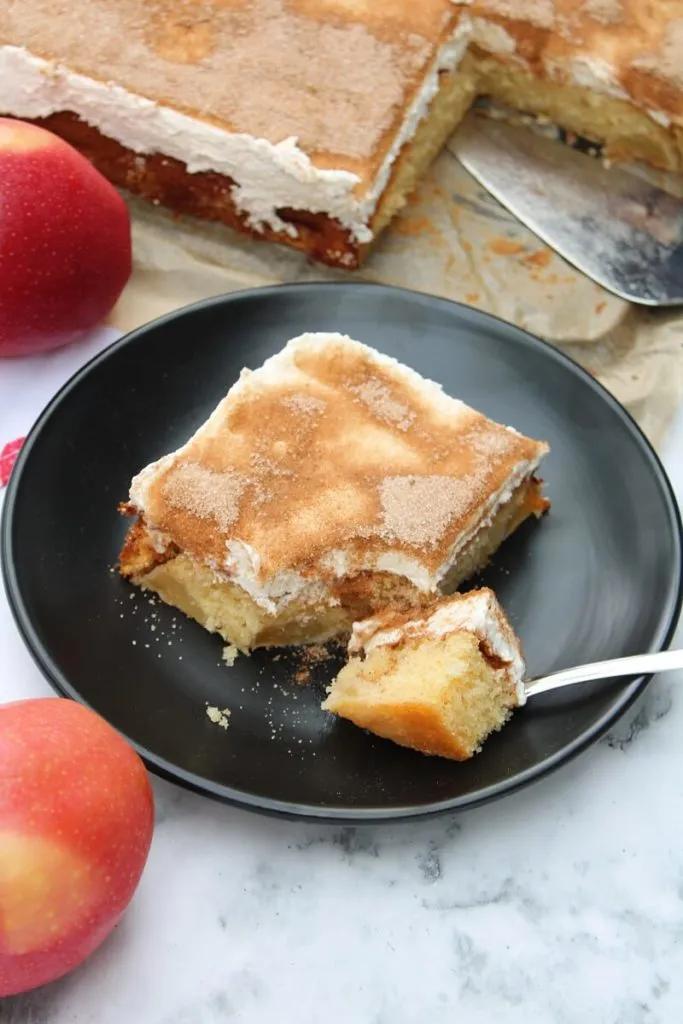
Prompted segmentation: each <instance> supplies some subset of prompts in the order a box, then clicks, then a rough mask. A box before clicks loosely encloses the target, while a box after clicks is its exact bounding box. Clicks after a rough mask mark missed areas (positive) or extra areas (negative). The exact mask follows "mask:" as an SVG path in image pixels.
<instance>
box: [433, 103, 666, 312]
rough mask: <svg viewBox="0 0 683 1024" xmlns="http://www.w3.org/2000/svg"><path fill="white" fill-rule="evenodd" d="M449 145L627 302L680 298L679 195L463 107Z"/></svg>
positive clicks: (514, 208)
mask: <svg viewBox="0 0 683 1024" xmlns="http://www.w3.org/2000/svg"><path fill="white" fill-rule="evenodd" d="M448 148H449V150H450V151H451V152H452V153H453V154H454V155H455V156H457V158H458V159H459V160H460V162H461V163H462V164H463V166H464V167H465V168H466V169H467V170H468V171H469V172H470V174H472V176H473V177H474V178H476V180H477V181H478V182H479V183H480V184H481V185H483V186H484V188H485V189H487V191H488V192H490V193H491V195H493V196H494V197H495V198H496V199H497V200H498V201H499V202H500V203H501V204H502V205H503V206H505V207H506V208H507V209H508V210H509V211H510V212H511V213H512V214H514V216H515V217H517V219H518V220H520V221H521V222H522V224H525V225H526V226H527V227H528V228H530V230H531V231H533V232H534V234H536V235H538V237H539V238H541V239H542V240H543V241H544V242H546V244H547V245H549V246H550V247H551V248H552V249H554V250H555V251H556V252H558V253H559V254H560V256H563V257H564V259H566V260H567V261H568V262H569V263H571V264H573V265H574V266H575V267H576V268H577V269H578V270H580V271H582V272H583V273H584V274H586V275H587V276H588V277H590V278H592V280H593V281H596V282H597V283H598V284H600V285H602V286H603V288H606V289H607V290H608V291H610V292H614V293H615V294H616V295H619V296H620V297H621V298H623V299H627V300H628V301H629V302H638V303H642V304H644V305H647V306H674V305H678V304H679V303H683V201H681V200H680V199H677V198H676V197H675V196H673V195H672V194H671V193H669V192H666V191H664V189H661V188H657V187H656V186H655V185H652V184H651V183H650V182H649V181H647V180H645V179H644V178H641V177H639V176H637V175H636V174H633V173H631V172H629V171H626V170H622V169H620V168H616V167H611V168H609V169H608V168H606V167H605V166H604V165H603V163H602V162H601V161H600V160H598V159H596V158H595V157H593V156H589V155H588V154H587V153H583V152H579V151H578V150H577V149H574V148H573V147H571V146H569V145H566V144H564V143H563V142H560V141H559V140H557V139H555V138H548V137H547V136H545V135H542V134H539V133H538V132H537V131H534V130H530V129H529V128H526V127H524V126H518V125H512V124H508V123H507V122H505V121H501V120H493V119H491V118H488V117H482V116H481V115H477V114H476V113H474V112H470V113H469V114H468V115H467V117H466V118H465V120H464V121H463V123H462V125H461V126H460V127H459V128H458V130H457V131H456V132H455V134H454V135H453V136H452V138H451V140H450V142H449V144H448Z"/></svg>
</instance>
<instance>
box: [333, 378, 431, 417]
mask: <svg viewBox="0 0 683 1024" xmlns="http://www.w3.org/2000/svg"><path fill="white" fill-rule="evenodd" d="M349 390H350V391H352V392H353V393H354V395H357V396H358V398H359V399H360V400H361V402H363V403H364V404H365V405H366V406H367V408H368V409H369V410H370V412H371V413H374V415H375V416H376V417H377V418H378V419H380V420H384V422H385V423H392V424H394V425H395V426H396V427H398V429H399V430H407V429H408V427H410V425H411V423H412V422H413V421H414V419H415V413H414V412H411V410H410V409H409V408H408V407H407V406H406V405H404V404H403V403H402V402H399V401H397V400H396V399H395V398H393V397H392V394H391V391H390V390H389V388H388V387H387V385H386V384H384V383H383V382H382V381H381V380H377V378H375V377H369V378H368V379H367V380H364V381H363V382H362V383H361V384H351V385H349Z"/></svg>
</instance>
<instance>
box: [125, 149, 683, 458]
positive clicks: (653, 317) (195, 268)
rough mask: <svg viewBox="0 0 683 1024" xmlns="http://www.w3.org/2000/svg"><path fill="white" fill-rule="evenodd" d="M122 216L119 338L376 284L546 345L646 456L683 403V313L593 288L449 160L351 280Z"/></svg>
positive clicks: (173, 220) (156, 214)
mask: <svg viewBox="0 0 683 1024" xmlns="http://www.w3.org/2000/svg"><path fill="white" fill-rule="evenodd" d="M131 210H132V216H133V240H134V256H135V268H134V273H133V277H132V279H131V282H130V284H129V285H128V287H127V289H126V291H125V292H124V295H123V297H122V299H121V300H120V302H119V303H118V305H117V307H116V308H115V310H114V311H113V314H112V316H111V322H112V323H113V324H114V325H115V326H117V327H119V328H121V329H124V330H129V329H131V328H133V327H136V326H138V325H139V324H141V323H144V322H146V321H148V320H150V319H152V318H154V317H156V316H160V315H161V314H162V313H166V312H168V311H169V310H172V309H176V308H178V307H179V306H183V305H185V304H186V303H188V302H194V301H195V300H197V299H201V298H205V297H207V296H210V295H217V294H220V293H221V292H229V291H235V290H237V289H241V288H249V287H255V286H257V285H263V284H277V283H280V282H284V281H316V280H318V281H320V280H327V281H330V280H342V281H350V280H354V279H356V280H367V281H376V282H381V283H385V284H394V285H402V286H404V287H407V288H414V289H417V290H420V291H424V292H430V293H432V294H434V295H441V296H445V297H447V298H451V299H456V300H458V301H460V302H465V303H467V304H469V305H472V306H476V307H478V308H480V309H484V310H487V311H489V312H491V313H495V314H496V315H497V316H500V317H502V318H503V319H505V320H508V321H510V322H512V323H515V324H518V325H519V326H520V327H524V328H526V329H527V330H529V331H532V332H533V333H535V334H538V335H541V336H542V337H544V338H546V339H547V340H549V341H551V342H553V343H554V344H556V345H558V346H559V347H560V348H562V349H563V350H564V351H566V352H568V353H569V355H571V356H573V357H574V358H575V359H576V360H578V361H579V362H580V363H581V364H582V365H583V366H585V367H586V368H587V369H588V370H589V371H590V372H591V373H593V374H594V375H595V376H596V377H597V378H598V379H599V380H600V381H601V382H602V383H603V384H605V385H606V387H608V388H609V390H610V391H612V392H613V394H615V395H616V396H617V398H619V399H620V401H621V402H623V403H624V404H625V405H626V406H627V408H628V409H629V410H630V411H631V412H632V414H633V415H634V416H635V417H636V419H637V420H638V422H639V423H640V425H641V427H642V428H643V429H644V430H645V432H646V433H647V434H648V436H649V437H650V438H651V439H652V440H653V441H654V442H655V444H658V443H659V442H660V441H661V440H662V438H663V436H664V434H665V432H666V428H667V425H668V423H669V421H670V419H671V416H672V414H673V413H674V411H675V410H676V408H677V405H678V403H679V402H680V401H681V399H682V398H683V309H681V310H676V311H671V310H668V311H650V310H646V309H644V308H642V307H636V306H632V305H630V304H628V303H626V302H624V301H622V300H621V299H618V298H616V297H614V296H612V295H610V294H609V293H608V292H606V291H604V290H603V289H602V288H600V287H599V286H598V285H595V284H593V283H592V282H591V281H589V280H588V279H587V278H585V277H583V276H582V275H581V274H579V273H578V272H576V271H575V270H573V269H572V267H570V266H569V265H568V264H567V263H565V262H564V261H563V260H562V259H561V258H560V257H559V256H556V255H555V254H554V253H553V252H552V251H551V250H550V249H548V248H547V247H546V246H545V245H544V244H543V243H542V242H540V241H539V240H538V239H537V238H536V237H535V236H534V235H533V234H531V232H529V231H528V230H527V229H526V228H524V227H522V226H521V225H520V224H519V223H518V222H517V221H516V220H514V218H512V217H511V216H510V215H509V214H508V213H507V211H505V210H504V209H503V208H502V207H501V206H500V205H499V204H498V203H497V202H496V201H495V200H494V199H492V198H491V197H490V196H489V195H488V193H486V192H485V191H483V190H482V189H481V187H480V186H479V185H478V184H477V183H476V182H475V181H474V179H473V178H472V177H471V176H470V175H469V174H468V173H467V172H466V171H465V170H464V169H463V168H462V167H461V165H460V164H459V163H458V161H457V159H456V158H455V157H454V156H453V155H452V154H451V153H450V152H449V150H448V148H446V149H445V150H444V151H443V152H442V154H441V155H440V157H439V158H438V159H437V161H436V163H435V164H434V165H433V166H432V168H431V170H430V172H429V173H428V174H427V176H426V178H425V180H424V181H423V182H422V184H421V185H420V187H419V189H418V191H417V193H416V194H415V196H414V197H413V198H412V200H411V201H410V203H409V204H408V206H407V207H406V209H405V210H404V211H403V213H402V214H401V215H400V216H399V217H398V218H397V219H396V220H395V221H394V223H393V224H392V225H391V226H390V227H389V229H388V230H387V231H386V232H385V233H384V235H383V236H382V237H381V238H380V240H379V242H378V244H377V246H376V248H375V250H374V252H373V253H372V255H371V256H370V258H369V260H368V261H367V263H366V264H365V266H364V267H363V268H362V269H361V270H360V271H355V272H348V271H334V270H329V269H327V268H325V267H321V266H318V265H314V264H311V263H309V262H308V261H307V260H306V258H305V257H303V256H302V255H301V254H299V253H296V252H293V251H290V250H288V249H285V248H283V247H280V246H275V245H271V244H269V243H263V242H256V241H253V240H251V239H249V238H244V237H242V236H240V235H237V234H236V233H234V232H232V231H230V230H229V229H227V228H223V227H222V226H219V225H212V224H207V223H203V222H200V221H197V220H194V219H190V218H177V217H174V216H172V215H171V214H169V213H167V212H165V211H162V210H161V209H159V208H154V207H151V206H149V205H147V204H144V203H142V202H140V201H137V200H133V201H131ZM284 340H286V339H284V338H283V341H284ZM361 340H362V339H361Z"/></svg>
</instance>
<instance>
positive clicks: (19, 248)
mask: <svg viewBox="0 0 683 1024" xmlns="http://www.w3.org/2000/svg"><path fill="white" fill-rule="evenodd" d="M130 271H131V241H130V219H129V216H128V210H127V209H126V205H125V203H124V201H123V199H122V198H121V196H120V195H119V194H118V192H117V191H116V189H115V188H114V187H113V185H110V183H109V182H108V181H107V180H106V178H103V177H102V175H101V174H100V173H99V171H96V170H95V168H94V167H93V166H92V164H91V163H89V162H88V161H87V160H86V159H85V157H84V156H81V154H80V153H79V152H77V150H75V149H73V147H72V146H69V145H68V143H66V142H64V141H63V140H62V139H60V138H58V137H57V136H56V135H53V134H52V133H51V132H48V131H45V129H44V128H39V127H38V126H37V125H33V124H28V123H26V122H25V121H15V120H13V119H12V118H6V117H3V118H0V356H16V355H27V354H29V353H32V352H44V351H47V350H48V349H52V348H57V347H59V346H61V345H66V344H68V343H69V342H71V341H75V340H77V339H78V338H79V337H81V336H82V335H83V334H84V333H85V332H87V331H88V330H90V329H91V328H92V327H94V326H95V325H96V324H98V323H99V322H100V321H101V320H103V319H104V317H105V316H106V315H107V313H109V311H110V310H111V308H112V306H113V305H114V303H115V302H116V300H117V299H118V297H119V295H120V294H121V291H122V289H123V287H124V285H125V283H126V281H127V280H128V278H129V277H130Z"/></svg>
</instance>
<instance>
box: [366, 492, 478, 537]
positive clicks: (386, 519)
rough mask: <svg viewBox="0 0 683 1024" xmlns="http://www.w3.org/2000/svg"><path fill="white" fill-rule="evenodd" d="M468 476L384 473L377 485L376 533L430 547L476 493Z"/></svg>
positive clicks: (471, 502)
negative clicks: (379, 520)
mask: <svg viewBox="0 0 683 1024" xmlns="http://www.w3.org/2000/svg"><path fill="white" fill-rule="evenodd" d="M474 483H475V481H474V480H473V478H472V477H471V476H469V475H468V476H462V477H459V478H458V477H451V476H412V475H411V476H388V477H385V478H384V480H382V483H381V484H380V501H381V506H382V524H381V526H380V527H379V533H380V536H382V537H383V538H384V539H386V540H397V541H399V542H400V543H404V544H415V545H416V546H423V545H426V546H432V545H435V544H437V543H438V541H439V540H440V538H441V537H442V536H443V534H444V533H445V531H446V529H447V527H448V525H449V523H451V522H452V520H453V519H454V518H456V517H460V516H462V515H464V514H465V513H466V512H467V510H468V509H469V508H470V507H471V506H472V504H473V503H474V499H475V498H476V497H477V495H478V492H477V489H476V486H473V484H474Z"/></svg>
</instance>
